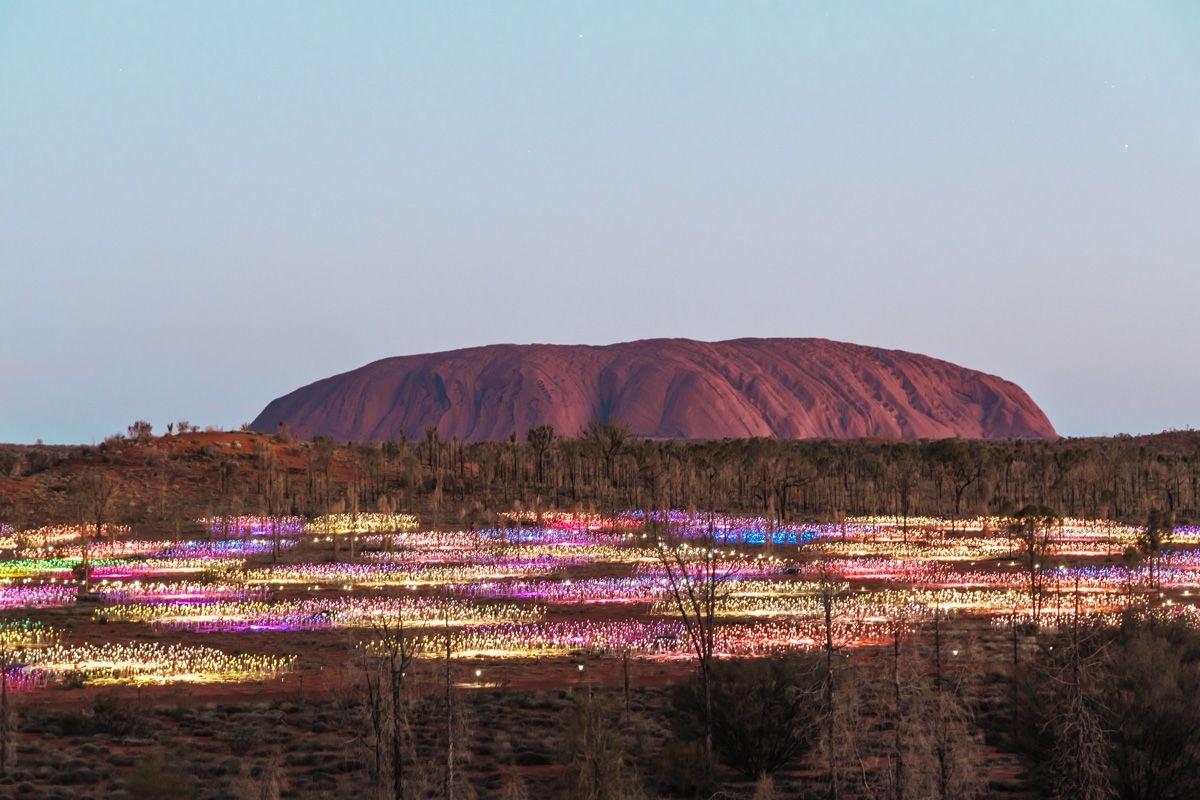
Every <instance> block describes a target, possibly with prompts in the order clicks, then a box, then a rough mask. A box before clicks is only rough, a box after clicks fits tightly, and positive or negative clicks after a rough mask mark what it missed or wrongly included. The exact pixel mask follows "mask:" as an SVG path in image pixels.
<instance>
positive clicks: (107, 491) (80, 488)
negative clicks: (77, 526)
mask: <svg viewBox="0 0 1200 800" xmlns="http://www.w3.org/2000/svg"><path fill="white" fill-rule="evenodd" d="M116 488H117V487H116V483H115V482H114V481H113V480H112V478H110V477H109V476H108V474H107V473H105V472H102V471H100V470H96V469H93V470H89V471H88V472H85V473H84V474H83V475H82V476H81V477H80V478H79V480H78V481H77V482H76V484H75V486H74V487H73V494H74V500H75V504H76V510H77V513H78V515H79V519H80V521H81V522H83V523H84V527H83V530H82V532H81V533H80V549H81V558H80V563H79V573H80V580H81V581H83V589H84V591H85V592H87V591H88V589H89V587H90V585H91V568H90V566H89V564H88V554H89V553H88V545H89V539H90V537H89V536H88V528H89V527H90V526H93V525H94V526H95V528H94V529H95V533H96V538H97V539H99V538H100V536H101V535H102V534H103V532H104V525H105V523H107V522H108V521H109V510H110V508H111V506H112V501H113V496H114V494H115V493H116Z"/></svg>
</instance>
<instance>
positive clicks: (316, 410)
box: [252, 339, 1056, 441]
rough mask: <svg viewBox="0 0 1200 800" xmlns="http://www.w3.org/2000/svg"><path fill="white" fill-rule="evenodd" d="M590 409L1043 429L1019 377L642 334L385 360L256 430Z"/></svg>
mask: <svg viewBox="0 0 1200 800" xmlns="http://www.w3.org/2000/svg"><path fill="white" fill-rule="evenodd" d="M594 420H616V421H620V422H622V423H626V424H628V425H629V426H630V427H631V429H632V431H633V432H634V433H635V434H638V435H642V436H652V437H664V438H665V437H671V438H680V439H721V438H726V437H729V438H744V437H751V436H773V437H778V438H781V439H802V438H838V439H845V438H858V437H881V438H891V439H921V438H930V439H935V438H946V437H954V436H958V437H962V438H974V439H980V438H982V439H991V438H1010V437H1015V438H1041V437H1054V436H1055V435H1056V434H1055V432H1054V427H1053V426H1052V425H1051V424H1050V420H1048V419H1047V418H1046V415H1045V414H1043V413H1042V411H1041V409H1040V408H1038V407H1037V405H1036V404H1035V403H1034V402H1033V401H1032V400H1030V399H1029V396H1028V395H1027V394H1025V392H1024V391H1023V390H1022V389H1021V388H1020V387H1019V386H1017V385H1016V384H1013V383H1009V382H1008V381H1006V380H1003V379H1001V378H997V377H995V376H993V375H985V374H984V373H982V372H976V371H974V370H969V369H965V368H963V367H959V366H956V365H954V364H951V363H949V362H946V361H939V360H938V359H935V358H929V357H928V356H922V355H916V354H914V353H905V352H902V351H899V350H881V349H878V348H873V347H863V346H860V345H853V344H844V343H841V342H831V341H827V340H825V339H736V340H732V341H727V342H697V341H692V340H690V339H648V340H644V341H638V342H626V343H623V344H613V345H606V346H588V345H543V344H533V345H513V344H499V345H491V346H487V347H473V348H469V349H466V350H455V351H451V352H446V353H430V354H426V355H415V356H401V357H398V358H386V359H383V360H381V361H376V362H374V363H373V364H368V365H366V366H364V367H360V368H359V369H356V370H353V371H352V372H347V373H344V374H342V375H335V376H333V377H332V378H326V379H324V380H320V381H317V382H316V383H313V384H310V385H308V386H305V387H303V388H301V389H297V390H296V391H294V392H292V393H290V394H287V395H284V396H283V397H280V398H278V399H277V400H274V401H272V402H271V404H270V405H268V406H267V407H266V408H265V409H264V410H263V412H262V413H261V414H259V415H258V418H257V419H255V420H254V422H253V423H252V426H253V428H254V429H255V430H258V431H263V432H274V431H275V430H276V429H277V428H278V426H279V423H281V422H286V423H287V424H288V428H289V430H290V431H291V432H292V434H293V435H295V436H299V437H302V438H309V437H312V436H316V435H320V434H327V435H330V436H333V437H334V438H336V439H340V440H356V441H380V440H389V439H399V438H400V436H401V434H404V435H405V436H407V437H408V438H409V439H413V438H420V437H422V436H424V431H425V429H426V428H428V427H433V426H436V427H437V429H438V432H439V434H440V435H441V436H442V437H443V438H450V437H458V438H459V439H463V440H467V441H478V440H483V439H505V438H508V436H509V435H510V434H512V433H513V432H516V434H517V435H518V436H519V437H521V438H522V439H523V438H524V436H525V433H526V431H528V430H529V429H530V428H532V427H536V426H538V425H553V426H554V429H555V430H556V431H557V432H558V433H560V434H562V435H568V436H573V435H576V434H578V433H579V432H580V431H581V430H582V429H583V428H584V427H585V426H586V425H587V424H588V423H590V422H592V421H594Z"/></svg>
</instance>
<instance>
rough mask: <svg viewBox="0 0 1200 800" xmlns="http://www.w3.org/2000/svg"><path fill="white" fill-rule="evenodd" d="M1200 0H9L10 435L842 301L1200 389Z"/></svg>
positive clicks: (5, 138) (3, 278)
mask: <svg viewBox="0 0 1200 800" xmlns="http://www.w3.org/2000/svg"><path fill="white" fill-rule="evenodd" d="M1198 41H1200V3H1196V2H1115V3H1108V2H1103V1H1102V0H1086V2H1055V3H1045V2H1041V0H1037V1H1035V2H1003V3H1001V2H990V3H985V2H970V3H964V2H961V0H948V1H947V2H912V3H899V2H893V1H892V0H887V2H878V3H865V2H853V1H842V0H839V1H838V2H829V3H807V2H791V1H789V2H779V3H758V2H751V1H750V0H747V2H736V3H732V2H731V3H715V2H702V1H701V0H688V1H687V2H676V3H671V2H628V3H613V2H607V3H578V2H555V3H524V2H504V3H497V2H493V1H492V0H487V1H485V2H479V3H452V2H445V3H441V2H439V3H403V2H395V1H394V0H393V1H392V2H381V3H371V2H355V3H327V2H316V3H305V2H297V1H296V0H288V2H278V3H273V2H249V3H241V2H239V3H233V2H219V1H217V2H214V0H205V2H184V1H183V0H180V2H171V3H162V2H156V1H149V0H148V1H147V2H139V3H130V2H119V1H113V2H105V3H88V2H78V3H60V2H53V1H52V0H36V1H35V2H18V1H15V0H0V441H10V442H12V441H15V442H31V441H33V440H35V439H39V438H40V439H43V440H45V441H46V442H50V443H55V442H61V443H67V442H72V443H80V442H82V443H87V442H95V441H99V440H101V439H103V438H104V437H105V436H107V435H109V434H112V433H115V432H118V431H124V430H125V427H126V426H127V425H128V424H129V423H130V422H132V421H133V420H135V419H147V420H149V421H151V422H152V423H154V425H155V426H156V428H157V429H160V430H161V429H162V428H164V427H165V425H166V422H167V421H168V420H178V419H188V420H190V421H191V422H193V423H196V424H200V425H210V424H211V425H219V426H237V425H239V424H241V423H243V422H246V421H248V420H251V419H253V418H254V417H255V416H256V415H257V414H258V412H259V411H260V410H261V409H262V407H263V406H265V405H266V404H267V402H269V401H270V400H271V399H273V398H275V397H277V396H279V395H281V394H284V393H286V392H288V391H291V390H292V389H295V388H297V387H299V386H302V385H305V384H307V383H310V382H312V381H314V380H317V379H319V378H322V377H326V376H328V375H331V374H335V373H339V372H344V371H347V370H350V369H353V368H355V367H357V366H360V365H362V364H365V363H368V362H370V361H373V360H376V359H378V358H383V357H387V356H393V355H404V354H409V353H421V352H429V351H438V350H448V349H454V348H458V347H465V346H472V345H479V344H489V343H495V342H556V343H595V344H601V343H608V342H615V341H627V340H631V339H640V338H649V337H665V336H681V337H690V338H696V339H704V340H719V339H728V338H738V337H743V336H817V337H825V338H830V339H837V340H843V341H851V342H857V343H860V344H868V345H876V346H881V347H888V348H898V349H903V350H911V351H915V352H921V353H926V354H929V355H932V356H936V357H939V358H944V359H947V360H950V361H953V362H956V363H959V364H962V365H964V366H968V367H972V368H975V369H980V370H983V371H985V372H989V373H994V374H998V375H1001V376H1003V377H1005V378H1007V379H1009V380H1012V381H1014V382H1016V383H1018V384H1020V385H1021V386H1022V387H1023V388H1025V389H1026V391H1028V392H1029V394H1030V395H1031V396H1032V397H1033V399H1034V400H1035V401H1036V402H1038V403H1039V404H1040V405H1041V406H1042V408H1043V409H1044V410H1045V411H1046V413H1047V414H1048V415H1049V417H1050V419H1051V421H1052V422H1053V423H1054V424H1055V426H1056V427H1057V429H1058V431H1059V432H1060V433H1061V434H1064V435H1071V436H1083V435H1102V434H1113V433H1118V432H1127V433H1148V432H1155V431H1160V430H1164V429H1169V428H1186V427H1200V400H1198V399H1197V398H1198V397H1200V369H1197V368H1196V365H1197V363H1198V362H1200V318H1198V317H1200V314H1198V309H1200V223H1198V220H1200V46H1197V44H1196V43H1197V42H1198Z"/></svg>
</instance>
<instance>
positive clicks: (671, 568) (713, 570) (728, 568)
mask: <svg viewBox="0 0 1200 800" xmlns="http://www.w3.org/2000/svg"><path fill="white" fill-rule="evenodd" d="M693 541H695V544H690V543H688V542H687V541H685V540H684V538H683V537H682V536H677V535H675V533H674V532H673V530H672V526H671V524H670V522H669V521H668V520H667V519H666V517H665V516H664V517H663V520H662V523H661V524H660V525H658V526H656V527H655V529H654V547H655V550H656V552H657V554H658V560H659V563H660V564H661V565H662V567H663V570H664V571H665V573H666V577H667V587H668V590H669V592H670V595H671V599H672V600H673V601H674V604H675V609H676V611H677V612H678V613H679V618H680V620H682V622H683V627H684V632H685V634H686V635H687V640H688V644H689V646H690V648H691V651H692V654H693V655H694V656H695V657H696V669H697V672H698V676H699V678H700V687H701V691H702V692H703V694H704V761H705V768H706V770H707V771H708V775H707V777H708V778H710V779H711V778H712V774H713V709H712V668H713V659H714V656H715V652H716V615H717V608H718V606H719V605H720V602H721V599H722V598H723V597H724V596H725V595H726V593H727V589H728V587H727V583H728V581H729V580H730V579H731V578H733V577H735V576H736V572H737V568H736V566H735V565H733V564H732V563H722V560H721V551H719V550H718V549H717V546H716V545H717V541H716V528H715V523H714V520H713V517H712V515H711V514H710V515H709V516H708V520H707V522H706V524H705V527H704V528H703V533H702V535H701V536H700V537H698V538H696V539H694V540H693Z"/></svg>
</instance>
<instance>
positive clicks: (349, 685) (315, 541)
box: [0, 422, 1200, 798]
mask: <svg viewBox="0 0 1200 800" xmlns="http://www.w3.org/2000/svg"><path fill="white" fill-rule="evenodd" d="M285 427H286V426H285ZM171 428H172V430H171V432H170V433H169V434H167V435H164V436H155V435H154V433H153V428H152V426H150V425H149V424H148V423H138V424H135V425H131V426H130V428H129V431H128V432H127V434H126V435H123V436H114V437H110V439H109V440H106V441H105V442H104V443H103V444H102V445H101V446H99V447H96V448H90V447H88V448H61V449H59V448H37V447H33V448H22V449H13V448H6V449H5V451H4V452H5V454H6V458H7V459H8V463H9V464H10V468H9V470H8V474H9V476H10V477H9V478H8V479H7V481H6V484H5V487H4V488H5V493H4V498H5V504H4V506H3V511H4V515H5V519H6V520H11V522H6V523H5V524H4V527H3V529H2V531H0V533H2V538H0V550H2V551H3V556H4V558H3V561H0V569H2V571H3V585H2V586H0V606H2V607H3V609H4V611H3V617H4V620H3V646H4V650H3V652H4V658H5V665H6V670H5V672H4V673H3V680H4V684H3V687H2V693H0V699H2V700H3V705H4V711H3V713H4V715H5V716H4V717H3V720H4V722H3V725H0V739H2V740H3V743H2V744H3V748H4V749H3V752H4V753H5V764H4V765H3V770H4V775H3V777H0V786H4V787H5V788H6V790H7V791H8V792H9V794H11V796H13V797H27V796H45V797H76V796H78V797H97V798H99V797H113V796H129V797H160V796H167V795H171V796H175V797H178V796H194V797H198V798H207V797H213V798H217V797H230V796H237V797H243V796H244V797H260V796H272V797H274V796H278V797H322V796H329V795H330V794H331V793H336V794H350V795H355V796H358V795H364V796H365V795H368V794H372V795H373V794H380V795H387V796H389V797H391V796H396V797H427V796H428V797H440V796H445V795H447V794H449V795H450V796H454V797H459V796H462V797H472V796H473V797H492V796H495V797H514V798H515V797H549V796H580V797H591V796H596V797H638V796H645V797H692V796H696V795H697V793H699V794H700V795H703V796H711V795H712V794H713V793H714V792H717V793H720V794H722V795H723V796H729V797H746V798H751V797H763V796H785V797H787V796H810V795H812V796H819V795H821V794H825V793H830V792H837V794H838V795H839V796H845V797H875V796H881V795H882V796H897V795H898V796H913V797H919V796H945V797H966V796H984V795H986V796H1008V797H1014V798H1017V797H1041V796H1046V789H1045V787H1047V786H1057V785H1062V784H1061V783H1059V782H1060V781H1064V782H1065V781H1067V780H1071V779H1078V780H1100V779H1101V778H1103V779H1104V780H1108V779H1109V778H1108V777H1107V776H1108V775H1109V774H1110V773H1109V772H1107V770H1109V769H1111V770H1114V773H1113V774H1115V775H1117V776H1119V777H1120V779H1121V780H1123V781H1129V782H1130V785H1131V786H1133V787H1141V788H1139V789H1138V790H1139V791H1140V790H1141V789H1142V788H1145V786H1146V784H1145V783H1144V782H1145V781H1147V780H1149V779H1150V776H1149V775H1148V774H1146V772H1145V771H1144V767H1143V766H1142V764H1144V763H1147V762H1139V763H1138V764H1137V765H1133V764H1131V765H1129V766H1125V765H1123V764H1121V763H1119V762H1118V763H1114V764H1111V765H1110V762H1108V761H1107V760H1106V757H1105V756H1104V753H1105V752H1106V749H1107V748H1112V747H1114V746H1115V740H1114V738H1113V737H1114V736H1116V735H1117V734H1116V733H1115V732H1114V731H1113V728H1112V725H1113V720H1114V719H1116V717H1115V716H1109V715H1129V714H1135V715H1139V716H1145V715H1152V718H1153V719H1154V720H1156V722H1155V724H1154V725H1147V726H1146V727H1145V728H1142V729H1140V731H1141V732H1140V733H1136V732H1134V733H1136V736H1131V735H1130V733H1131V732H1129V731H1128V730H1127V729H1126V728H1122V729H1121V733H1120V734H1119V735H1120V736H1121V737H1122V739H1121V744H1122V747H1123V748H1126V749H1128V750H1130V751H1132V752H1137V753H1140V754H1142V755H1140V756H1139V757H1140V758H1145V759H1160V760H1161V764H1159V763H1158V762H1157V761H1155V762H1152V763H1155V764H1156V769H1167V768H1170V769H1172V770H1175V771H1176V777H1175V779H1174V780H1175V783H1174V785H1176V786H1182V785H1185V784H1186V783H1187V781H1188V780H1191V779H1190V778H1189V777H1188V775H1189V774H1191V773H1190V769H1191V768H1190V767H1189V766H1188V765H1189V764H1191V763H1192V762H1191V761H1190V759H1191V758H1192V755H1191V753H1192V750H1191V748H1190V745H1189V744H1188V741H1189V740H1188V738H1187V736H1186V735H1183V736H1181V735H1180V734H1178V733H1172V732H1171V731H1178V730H1181V729H1182V728H1181V727H1180V726H1186V725H1187V724H1189V723H1188V720H1189V719H1191V717H1190V716H1189V715H1190V714H1192V713H1193V712H1192V706H1191V704H1190V703H1185V704H1183V705H1174V704H1172V705H1169V706H1167V705H1157V704H1158V703H1160V702H1161V700H1160V699H1156V698H1161V697H1162V696H1163V693H1164V692H1165V693H1166V696H1171V693H1172V692H1186V691H1187V686H1188V685H1190V684H1189V683H1188V681H1190V680H1192V677H1191V676H1195V675H1200V664H1196V663H1195V662H1193V661H1192V660H1191V657H1190V656H1188V653H1189V652H1190V649H1191V648H1192V647H1193V646H1194V645H1192V644H1185V643H1188V642H1194V641H1197V633H1196V632H1197V630H1198V629H1200V610H1198V609H1197V606H1196V604H1195V601H1196V598H1200V530H1198V529H1197V528H1195V527H1190V526H1189V525H1188V524H1186V520H1188V519H1191V518H1194V509H1195V507H1196V503H1197V500H1198V499H1200V496H1198V495H1197V493H1196V487H1197V486H1198V485H1200V475H1198V474H1197V471H1196V470H1197V465H1198V464H1200V459H1197V458H1196V453H1197V452H1200V439H1197V437H1196V436H1195V435H1194V434H1188V435H1183V434H1178V435H1170V436H1160V437H1150V438H1147V439H1143V440H1130V441H1128V442H1124V441H1116V440H1107V441H1105V440H1099V441H1087V442H1081V441H1062V440H1054V439H1045V440H1026V441H1022V440H1007V439H1006V440H999V441H995V442H990V443H989V442H983V441H976V442H971V441H966V440H948V441H940V442H937V441H935V442H911V443H905V442H898V443H896V442H876V443H870V442H863V441H861V440H858V441H847V442H836V441H820V442H818V441H797V442H790V443H789V442H780V441H776V440H765V439H764V440H757V441H753V440H751V441H742V442H738V441H727V442H724V443H705V442H699V443H693V444H687V443H682V442H672V441H666V442H661V441H660V442H655V441H651V440H646V439H639V438H635V437H632V436H631V435H630V434H629V432H628V429H627V428H625V427H623V426H621V425H618V424H613V423H603V424H601V423H596V424H593V425H592V426H591V427H590V428H589V430H588V432H587V435H586V436H584V437H581V438H578V439H567V438H558V437H556V436H555V435H554V433H553V429H552V428H545V429H540V432H536V431H531V432H530V434H529V435H528V436H527V437H525V439H524V440H523V441H522V440H516V441H511V442H507V443H501V444H497V443H492V442H481V443H476V444H470V443H463V442H459V441H458V440H453V439H452V440H450V441H444V440H441V439H440V438H439V437H438V436H437V435H436V433H435V432H434V430H432V429H431V430H430V431H429V433H428V436H427V437H426V439H425V440H423V441H421V442H418V443H410V442H403V441H401V442H399V443H393V444H390V445H388V444H363V445H353V446H346V445H338V444H336V443H334V442H333V441H332V440H330V439H329V438H321V437H318V439H317V440H316V441H315V442H300V441H296V440H292V439H291V438H290V437H289V436H288V435H287V434H286V432H284V431H281V432H277V433H276V434H275V435H272V436H268V435H265V434H258V433H253V432H248V431H247V432H235V433H224V432H215V431H208V432H206V431H193V430H191V426H190V425H189V424H188V423H186V422H184V423H179V424H176V423H172V425H171ZM1116 453H1120V454H1122V456H1121V457H1120V458H1117V457H1114V455H1115V454H1116ZM493 459H494V460H493ZM835 463H836V464H838V465H840V466H839V468H836V469H834V468H831V465H832V464H835ZM1102 464H1108V465H1110V466H1109V467H1108V468H1107V469H1106V470H1105V469H1102V468H1100V466H1099V465H1102ZM1118 464H1120V466H1116V465H1118ZM848 475H853V476H855V477H854V479H853V480H852V481H848V480H847V476H848ZM1163 491H1166V492H1167V493H1168V495H1169V496H1170V497H1172V498H1173V502H1174V503H1175V504H1176V505H1175V507H1174V509H1173V510H1172V511H1171V512H1163V511H1160V510H1158V509H1156V508H1153V507H1152V505H1153V499H1154V498H1155V497H1158V496H1160V493H1161V492H1163ZM1035 500H1036V501H1045V502H1034V501H1035ZM1027 501H1028V502H1027ZM1046 502H1055V503H1058V504H1059V505H1060V507H1062V508H1064V513H1061V514H1060V513H1057V512H1055V511H1052V510H1051V509H1050V507H1049V506H1047V505H1045V503H1046ZM1067 509H1069V512H1067ZM1146 509H1150V510H1146ZM1143 516H1144V517H1145V518H1144V519H1142V517H1143ZM1121 518H1125V519H1127V520H1134V519H1142V521H1141V522H1140V524H1139V523H1137V522H1132V521H1121ZM1181 647H1182V648H1184V649H1180V648H1181ZM1145 659H1152V660H1153V663H1154V671H1153V673H1152V674H1147V673H1146V672H1145V670H1146V669H1147V667H1148V665H1147V663H1146V661H1145ZM1081 664H1087V665H1088V670H1087V673H1086V678H1085V677H1082V675H1081V673H1080V672H1079V669H1080V665H1081ZM1072 676H1074V677H1072ZM1109 685H1112V686H1122V687H1125V688H1124V689H1122V690H1121V693H1120V694H1118V695H1113V696H1111V697H1119V698H1120V703H1115V702H1113V701H1112V700H1111V699H1110V700H1108V701H1107V702H1106V703H1105V704H1103V705H1097V706H1096V707H1095V711H1094V712H1093V713H1095V714H1096V717H1095V718H1094V719H1095V725H1096V731H1095V735H1094V738H1089V739H1086V740H1085V741H1086V744H1087V746H1088V747H1090V748H1095V749H1096V750H1097V751H1098V752H1096V753H1095V754H1094V755H1093V757H1094V758H1095V759H1096V761H1095V762H1093V763H1092V764H1087V763H1081V769H1082V768H1083V767H1087V768H1088V769H1092V770H1095V771H1094V772H1092V773H1089V774H1080V775H1078V776H1072V775H1070V774H1069V773H1068V774H1063V773H1061V772H1060V771H1059V770H1060V767H1058V766H1057V765H1058V764H1059V763H1060V760H1061V759H1063V758H1065V757H1067V756H1068V755H1070V757H1071V758H1078V757H1079V754H1078V752H1077V751H1076V750H1075V749H1074V748H1076V747H1078V746H1079V742H1078V741H1076V740H1073V739H1071V738H1069V737H1068V736H1066V735H1065V733H1063V732H1064V731H1070V730H1072V728H1071V725H1073V724H1075V722H1076V720H1077V717H1076V716H1075V715H1076V714H1078V713H1079V711H1078V705H1072V704H1073V703H1074V704H1078V703H1081V702H1086V698H1088V697H1092V696H1094V693H1097V692H1100V691H1104V690H1105V687H1106V686H1109ZM1077 698H1083V699H1082V700H1080V699H1077ZM1101 715H1104V716H1101ZM1123 724H1126V725H1127V724H1128V723H1123ZM1171 726H1175V727H1171ZM1126 770H1128V771H1126ZM772 792H773V793H774V794H773V795H772V794H770V793H772Z"/></svg>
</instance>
